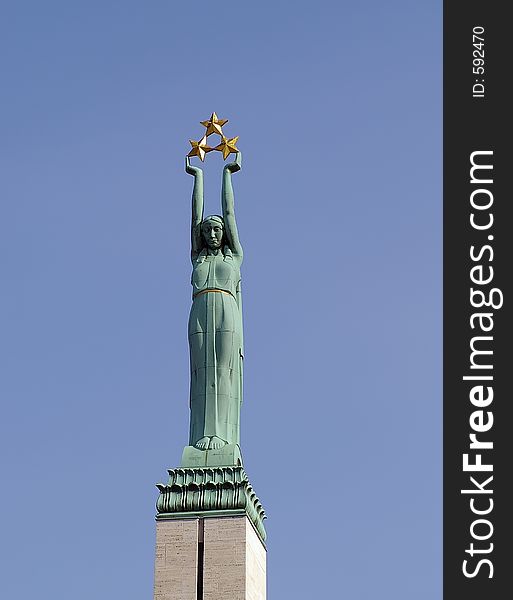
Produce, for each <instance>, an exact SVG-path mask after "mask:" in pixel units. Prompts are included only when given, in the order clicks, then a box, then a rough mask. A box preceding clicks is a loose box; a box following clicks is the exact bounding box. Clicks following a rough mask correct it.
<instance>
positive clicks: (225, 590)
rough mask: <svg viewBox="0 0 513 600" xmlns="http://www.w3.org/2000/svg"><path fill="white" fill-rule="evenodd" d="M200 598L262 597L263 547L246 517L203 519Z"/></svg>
mask: <svg viewBox="0 0 513 600" xmlns="http://www.w3.org/2000/svg"><path fill="white" fill-rule="evenodd" d="M204 527H205V532H204V539H205V554H204V570H203V600H219V599H220V598H222V599H223V600H265V598H266V570H265V569H266V550H265V547H264V545H263V544H262V542H261V541H260V538H259V537H258V535H257V533H256V532H255V529H254V527H253V525H252V524H251V522H250V520H249V519H248V518H247V517H246V516H237V517H224V518H211V519H205V526H204Z"/></svg>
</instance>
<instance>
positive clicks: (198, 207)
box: [185, 156, 203, 255]
mask: <svg viewBox="0 0 513 600" xmlns="http://www.w3.org/2000/svg"><path fill="white" fill-rule="evenodd" d="M185 171H186V173H188V174H189V175H193V176H194V188H193V190H192V220H191V254H192V255H196V254H198V253H199V251H200V250H201V245H202V244H201V221H202V220H203V171H202V170H201V169H200V168H199V167H194V166H193V165H191V161H190V160H189V157H188V156H186V157H185Z"/></svg>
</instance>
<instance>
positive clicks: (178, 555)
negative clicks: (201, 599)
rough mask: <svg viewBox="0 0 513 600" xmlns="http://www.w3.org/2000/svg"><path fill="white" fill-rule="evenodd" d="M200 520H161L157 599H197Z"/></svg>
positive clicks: (159, 522)
mask: <svg viewBox="0 0 513 600" xmlns="http://www.w3.org/2000/svg"><path fill="white" fill-rule="evenodd" d="M197 571H198V520H197V519H180V520H176V521H174V520H173V521H157V543H156V552H155V587H154V596H153V598H154V600H197V594H196V590H197V583H196V581H197Z"/></svg>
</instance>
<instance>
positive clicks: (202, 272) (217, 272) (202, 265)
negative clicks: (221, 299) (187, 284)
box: [192, 256, 238, 292]
mask: <svg viewBox="0 0 513 600" xmlns="http://www.w3.org/2000/svg"><path fill="white" fill-rule="evenodd" d="M233 262H234V261H233V260H230V259H228V260H225V259H224V257H223V256H207V257H205V259H204V260H203V261H201V262H198V263H196V265H195V266H194V270H193V272H192V285H193V287H194V288H195V290H201V289H205V288H220V289H228V291H230V292H231V291H232V287H233V285H234V284H236V283H237V281H238V277H237V275H238V269H236V268H235V265H234V264H233Z"/></svg>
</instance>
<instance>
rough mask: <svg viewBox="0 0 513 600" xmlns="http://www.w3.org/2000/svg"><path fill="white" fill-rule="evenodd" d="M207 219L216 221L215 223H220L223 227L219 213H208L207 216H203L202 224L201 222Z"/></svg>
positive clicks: (222, 220)
mask: <svg viewBox="0 0 513 600" xmlns="http://www.w3.org/2000/svg"><path fill="white" fill-rule="evenodd" d="M207 221H216V222H217V223H221V225H222V226H223V229H224V219H223V217H221V215H209V216H208V217H205V218H204V219H203V221H201V224H202V225H203V223H206V222H207Z"/></svg>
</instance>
